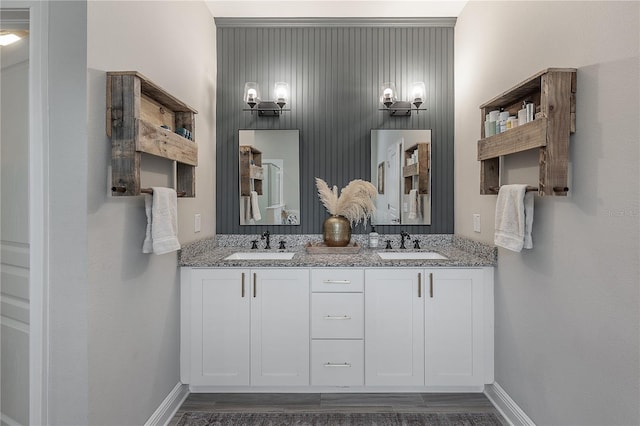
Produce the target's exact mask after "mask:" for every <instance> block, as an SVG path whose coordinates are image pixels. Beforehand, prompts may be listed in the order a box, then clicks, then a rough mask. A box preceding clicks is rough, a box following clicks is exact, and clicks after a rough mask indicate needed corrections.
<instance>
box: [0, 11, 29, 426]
mask: <svg viewBox="0 0 640 426" xmlns="http://www.w3.org/2000/svg"><path fill="white" fill-rule="evenodd" d="M5 11H6V10H5ZM14 14H15V16H13V17H11V18H12V19H11V20H9V21H7V20H6V19H5V14H4V13H2V14H1V15H0V29H10V28H11V29H19V27H20V26H22V25H24V28H25V29H26V28H28V25H29V12H28V11H26V10H25V11H24V13H22V12H18V11H15V10H14ZM7 25H8V26H7ZM0 56H1V57H0V64H2V68H1V74H0V84H1V87H0V94H1V106H0V111H1V113H2V117H1V120H0V121H1V122H2V126H1V127H0V130H1V135H0V142H1V144H0V159H1V161H2V165H1V167H0V172H1V176H0V182H1V185H2V186H1V191H0V193H1V201H0V206H1V208H2V211H1V212H0V218H1V226H0V250H1V253H0V259H2V262H1V264H0V272H1V275H2V280H1V281H0V303H1V307H0V312H1V313H2V314H1V316H0V324H1V327H0V336H1V341H0V348H1V353H0V358H1V359H2V367H1V370H0V377H2V386H1V389H0V408H1V412H0V417H1V418H2V424H3V425H4V424H16V425H18V424H22V425H27V424H30V419H29V408H30V407H29V335H30V333H31V332H32V329H31V326H30V320H29V316H30V297H29V279H30V275H31V271H30V265H29V256H30V238H29V214H28V212H29V38H28V37H27V38H24V39H22V40H20V41H18V42H16V43H14V44H12V45H8V46H4V47H2V49H0Z"/></svg>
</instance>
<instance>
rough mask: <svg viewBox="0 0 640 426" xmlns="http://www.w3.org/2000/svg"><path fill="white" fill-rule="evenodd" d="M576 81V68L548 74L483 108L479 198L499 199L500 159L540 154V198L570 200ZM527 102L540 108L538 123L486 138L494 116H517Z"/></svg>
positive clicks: (479, 154) (479, 153) (531, 80)
mask: <svg viewBox="0 0 640 426" xmlns="http://www.w3.org/2000/svg"><path fill="white" fill-rule="evenodd" d="M576 76H577V70H576V69H575V68H547V69H545V70H542V71H540V72H539V73H537V74H535V75H533V76H532V77H530V78H528V79H527V80H525V81H523V82H522V83H520V84H518V85H516V86H514V87H513V88H511V89H509V90H508V91H506V92H504V93H502V94H501V95H499V96H497V97H495V98H493V99H491V100H490V101H488V102H485V103H484V104H482V105H480V111H481V121H480V134H481V139H480V140H479V141H478V156H477V158H478V161H480V193H481V194H495V193H496V188H499V186H500V157H501V156H504V155H510V154H514V153H517V152H522V151H528V150H531V149H538V151H539V153H538V166H539V176H538V187H537V188H538V195H540V196H545V195H560V196H563V195H565V196H566V195H567V191H568V185H567V179H568V176H567V175H568V162H569V137H570V135H571V133H574V132H575V130H576V98H575V94H576V86H577V81H576ZM525 101H528V102H533V103H534V104H535V105H538V106H539V109H540V110H539V112H538V113H537V114H536V119H535V120H534V121H531V122H529V123H526V124H524V125H522V126H517V127H515V128H512V129H509V130H507V131H505V132H503V133H499V134H497V135H493V136H489V137H487V138H485V137H484V121H485V116H486V115H487V114H488V113H489V112H490V111H493V110H499V109H502V110H504V111H508V112H509V114H510V115H517V112H518V110H519V109H520V108H522V103H523V102H525Z"/></svg>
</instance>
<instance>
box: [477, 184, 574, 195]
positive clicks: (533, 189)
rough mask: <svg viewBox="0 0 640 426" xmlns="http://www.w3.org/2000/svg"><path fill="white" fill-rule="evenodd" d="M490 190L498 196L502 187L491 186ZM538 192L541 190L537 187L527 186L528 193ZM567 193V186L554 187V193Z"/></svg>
mask: <svg viewBox="0 0 640 426" xmlns="http://www.w3.org/2000/svg"><path fill="white" fill-rule="evenodd" d="M489 190H490V191H492V192H495V193H496V194H497V193H498V191H500V187H495V186H490V187H489ZM538 191H539V188H536V187H535V186H527V189H526V192H538ZM567 191H569V188H568V187H566V186H564V187H563V186H554V187H553V192H567Z"/></svg>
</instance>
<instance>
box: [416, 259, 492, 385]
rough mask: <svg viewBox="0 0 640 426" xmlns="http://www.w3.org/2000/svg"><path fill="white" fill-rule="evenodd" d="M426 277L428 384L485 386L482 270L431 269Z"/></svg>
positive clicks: (426, 362)
mask: <svg viewBox="0 0 640 426" xmlns="http://www.w3.org/2000/svg"><path fill="white" fill-rule="evenodd" d="M425 275H426V284H427V289H426V293H427V294H426V298H425V301H426V307H425V330H426V342H425V368H426V379H425V380H426V385H427V386H431V385H444V386H447V385H450V386H456V385H482V384H483V383H484V375H483V370H482V369H483V365H484V363H483V353H484V352H483V347H482V341H483V339H482V333H483V318H484V315H483V310H482V307H483V280H482V277H483V275H482V270H480V269H432V270H427V271H426V273H425Z"/></svg>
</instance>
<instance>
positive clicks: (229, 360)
mask: <svg viewBox="0 0 640 426" xmlns="http://www.w3.org/2000/svg"><path fill="white" fill-rule="evenodd" d="M191 277H192V278H191V375H190V376H191V382H190V383H191V384H192V385H234V386H248V385H249V353H250V352H249V315H250V306H251V305H250V299H251V291H250V272H249V270H248V269H246V270H244V269H242V270H241V269H194V270H193V272H192V275H191Z"/></svg>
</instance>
